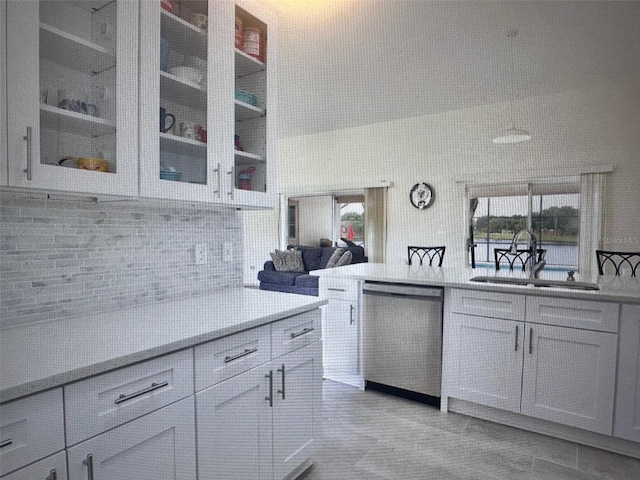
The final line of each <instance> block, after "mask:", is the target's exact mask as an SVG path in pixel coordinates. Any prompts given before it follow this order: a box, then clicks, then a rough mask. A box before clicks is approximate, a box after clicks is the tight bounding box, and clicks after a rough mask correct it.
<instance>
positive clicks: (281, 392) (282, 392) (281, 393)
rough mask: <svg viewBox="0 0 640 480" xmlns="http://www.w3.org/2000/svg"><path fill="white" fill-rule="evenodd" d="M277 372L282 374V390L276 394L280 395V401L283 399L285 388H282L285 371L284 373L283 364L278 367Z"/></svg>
mask: <svg viewBox="0 0 640 480" xmlns="http://www.w3.org/2000/svg"><path fill="white" fill-rule="evenodd" d="M278 371H279V372H280V373H281V374H282V390H278V393H279V394H280V395H282V399H283V400H284V399H285V393H284V392H285V388H284V384H285V371H284V363H283V364H282V367H280V368H279V369H278Z"/></svg>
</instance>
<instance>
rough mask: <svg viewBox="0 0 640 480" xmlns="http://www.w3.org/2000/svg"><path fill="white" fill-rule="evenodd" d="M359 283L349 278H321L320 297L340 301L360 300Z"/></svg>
mask: <svg viewBox="0 0 640 480" xmlns="http://www.w3.org/2000/svg"><path fill="white" fill-rule="evenodd" d="M358 287H359V282H358V281H356V280H351V279H348V278H322V277H321V278H320V296H321V297H324V298H335V299H338V300H352V301H354V302H355V301H357V300H358V289H359V288H358Z"/></svg>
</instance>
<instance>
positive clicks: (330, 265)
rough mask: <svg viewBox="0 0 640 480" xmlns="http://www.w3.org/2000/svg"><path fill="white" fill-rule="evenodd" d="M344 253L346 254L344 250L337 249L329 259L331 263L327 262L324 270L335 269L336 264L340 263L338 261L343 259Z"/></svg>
mask: <svg viewBox="0 0 640 480" xmlns="http://www.w3.org/2000/svg"><path fill="white" fill-rule="evenodd" d="M343 253H344V248H336V249H335V250H334V251H333V253H332V254H331V257H330V258H329V261H328V262H327V265H326V266H325V267H324V268H333V267H335V266H336V264H337V263H338V260H340V257H342V254H343ZM349 261H351V260H349Z"/></svg>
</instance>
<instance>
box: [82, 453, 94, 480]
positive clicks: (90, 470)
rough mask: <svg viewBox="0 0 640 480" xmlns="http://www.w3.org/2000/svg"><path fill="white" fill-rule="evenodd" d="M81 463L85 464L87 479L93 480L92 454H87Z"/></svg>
mask: <svg viewBox="0 0 640 480" xmlns="http://www.w3.org/2000/svg"><path fill="white" fill-rule="evenodd" d="M82 463H83V464H84V465H86V466H87V480H93V455H91V454H88V455H87V458H85V459H84V460H83V461H82Z"/></svg>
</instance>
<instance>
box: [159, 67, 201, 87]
mask: <svg viewBox="0 0 640 480" xmlns="http://www.w3.org/2000/svg"><path fill="white" fill-rule="evenodd" d="M167 71H168V72H169V73H170V74H171V75H175V76H176V77H179V78H182V79H184V80H188V81H189V82H193V83H200V80H202V72H201V71H200V70H198V69H197V68H193V67H187V66H185V65H180V66H179V67H171V68H170V69H169V70H167Z"/></svg>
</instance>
